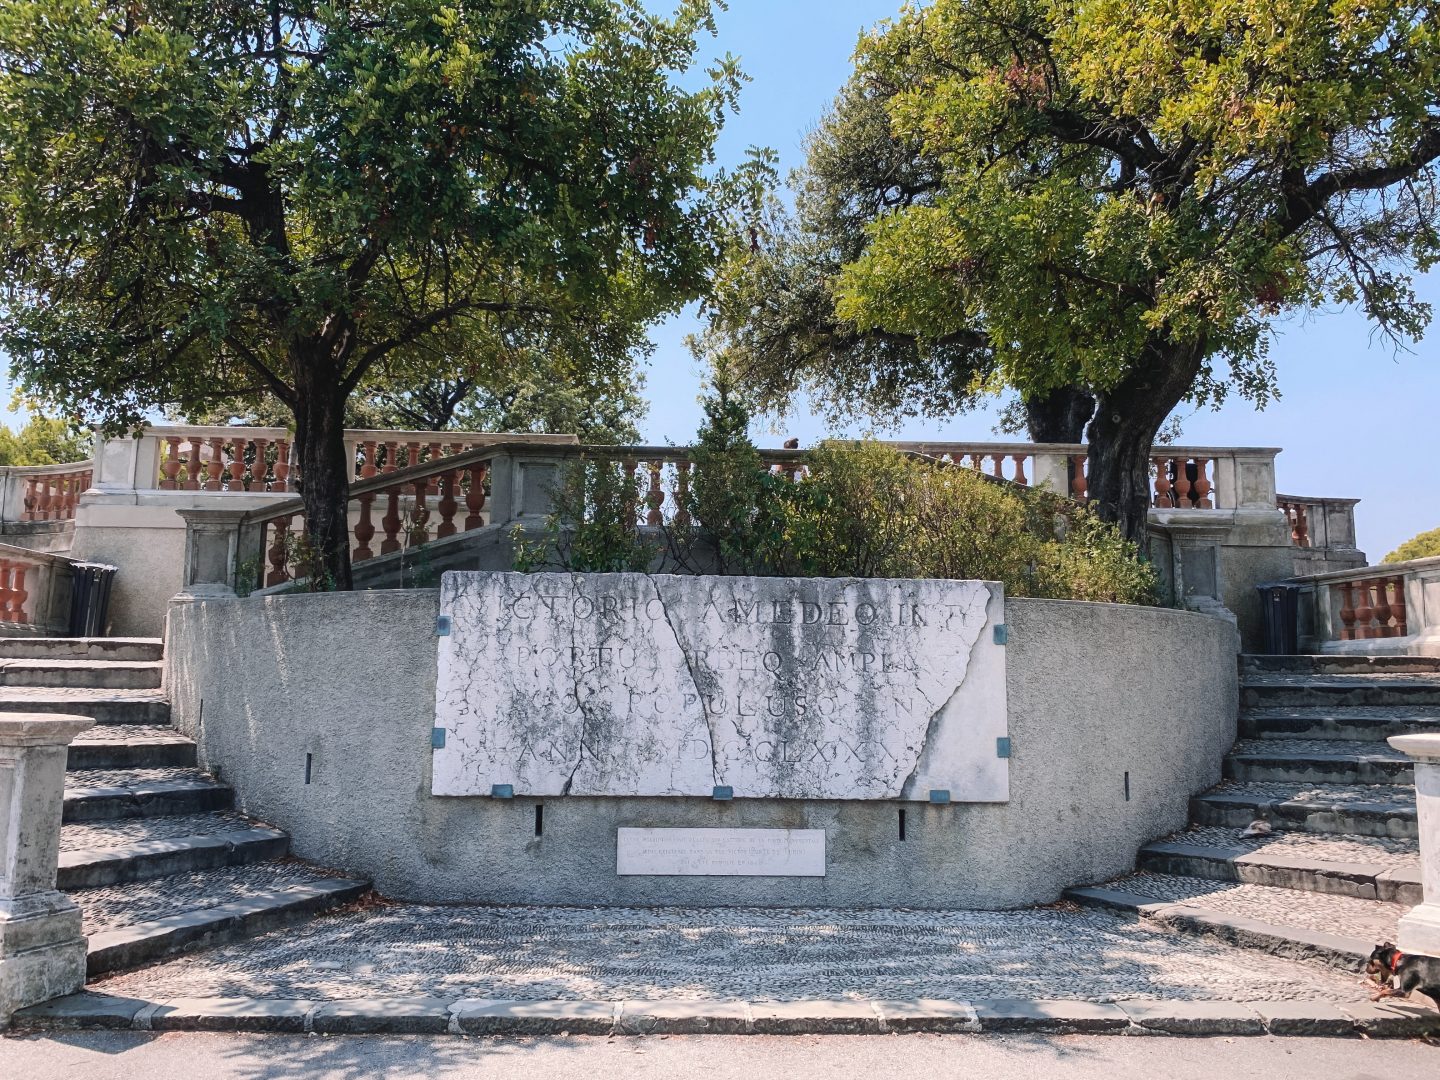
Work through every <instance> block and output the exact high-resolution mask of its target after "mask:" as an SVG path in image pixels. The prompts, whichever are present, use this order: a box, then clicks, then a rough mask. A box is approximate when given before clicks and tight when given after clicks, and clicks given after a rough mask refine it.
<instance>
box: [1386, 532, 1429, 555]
mask: <svg viewBox="0 0 1440 1080" xmlns="http://www.w3.org/2000/svg"><path fill="white" fill-rule="evenodd" d="M1437 555H1440V529H1431V530H1430V531H1429V532H1422V533H1421V534H1420V535H1419V536H1412V537H1411V538H1410V539H1409V540H1406V541H1405V543H1403V544H1401V545H1400V546H1399V547H1398V548H1396V549H1395V550H1394V551H1392V552H1390V554H1389V555H1386V556H1385V561H1386V562H1387V563H1391V562H1409V561H1410V560H1411V559H1433V558H1434V557H1435V556H1437Z"/></svg>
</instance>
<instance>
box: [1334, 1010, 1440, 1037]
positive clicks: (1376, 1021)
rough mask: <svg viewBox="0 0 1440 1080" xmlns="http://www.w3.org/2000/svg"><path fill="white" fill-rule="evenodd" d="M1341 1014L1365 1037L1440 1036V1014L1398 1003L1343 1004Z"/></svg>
mask: <svg viewBox="0 0 1440 1080" xmlns="http://www.w3.org/2000/svg"><path fill="white" fill-rule="evenodd" d="M1340 1010H1341V1012H1343V1013H1344V1014H1345V1015H1346V1016H1348V1017H1350V1018H1351V1019H1352V1020H1353V1021H1354V1022H1355V1030H1356V1031H1359V1032H1361V1033H1362V1034H1365V1035H1370V1036H1376V1037H1387V1038H1406V1039H1408V1038H1415V1037H1418V1036H1421V1035H1436V1034H1440V1013H1437V1012H1436V1011H1435V1010H1434V1009H1432V1008H1428V1007H1426V1006H1424V1005H1419V1004H1416V1005H1411V1004H1408V1003H1405V1002H1398V1001H1374V1002H1371V1001H1364V1002H1342V1003H1341V1005H1340Z"/></svg>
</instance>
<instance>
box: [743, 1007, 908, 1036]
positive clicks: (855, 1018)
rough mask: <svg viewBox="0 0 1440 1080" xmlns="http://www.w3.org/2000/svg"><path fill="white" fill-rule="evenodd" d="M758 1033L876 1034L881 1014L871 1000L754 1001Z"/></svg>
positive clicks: (753, 1015)
mask: <svg viewBox="0 0 1440 1080" xmlns="http://www.w3.org/2000/svg"><path fill="white" fill-rule="evenodd" d="M750 1015H751V1016H752V1017H753V1018H754V1025H755V1028H754V1030H755V1034H757V1035H875V1034H878V1033H879V1031H880V1017H879V1014H877V1013H876V1011H875V1006H874V1005H873V1004H871V1003H870V1002H868V1001H818V1000H816V1001H764V1002H760V1001H757V1002H752V1003H751V1005H750Z"/></svg>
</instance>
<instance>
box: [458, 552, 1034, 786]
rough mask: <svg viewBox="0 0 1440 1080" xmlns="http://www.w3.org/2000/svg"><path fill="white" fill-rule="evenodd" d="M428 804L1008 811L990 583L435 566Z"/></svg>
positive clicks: (1000, 672) (997, 609)
mask: <svg viewBox="0 0 1440 1080" xmlns="http://www.w3.org/2000/svg"><path fill="white" fill-rule="evenodd" d="M441 612H442V613H443V614H445V615H448V616H449V617H450V625H451V631H450V633H449V635H448V636H444V637H441V638H439V639H438V640H439V645H438V664H439V671H438V676H439V677H438V681H437V686H436V705H435V713H436V721H435V723H436V726H437V727H439V728H443V729H444V730H445V732H446V737H445V745H444V746H443V747H440V748H437V749H436V750H435V751H434V770H433V787H432V790H433V792H434V794H436V795H489V794H490V793H491V790H492V787H493V786H494V785H507V784H508V785H511V786H512V787H513V790H514V793H515V794H517V795H544V796H554V795H638V796H676V795H689V796H703V797H709V796H711V795H712V793H713V792H714V790H715V788H717V787H719V788H730V789H731V791H732V793H733V796H734V797H735V798H792V799H795V798H803V799H910V800H919V801H925V800H927V799H929V798H930V793H931V791H933V790H943V791H947V792H949V797H950V799H951V800H952V801H956V802H966V801H968V802H1003V801H1005V800H1006V799H1008V797H1009V771H1008V762H1007V761H1006V759H1004V758H1002V757H1000V756H999V754H998V750H997V746H998V744H997V740H998V739H1000V738H1003V737H1005V736H1006V734H1007V722H1006V711H1005V710H1006V701H1005V649H1004V646H1003V645H1000V644H997V643H996V641H995V634H994V627H995V626H996V625H997V624H999V623H1000V622H1003V619H1004V596H1003V592H1002V589H1001V586H1000V585H998V584H996V583H993V582H983V581H944V580H914V581H911V580H882V579H864V580H854V579H815V578H748V577H703V576H701V577H693V576H685V577H680V576H669V575H648V574H585V575H579V574H577V575H571V574H516V573H503V572H460V573H455V572H452V573H447V574H445V575H444V576H443V578H442V581H441Z"/></svg>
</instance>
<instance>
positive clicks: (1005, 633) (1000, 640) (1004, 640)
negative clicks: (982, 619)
mask: <svg viewBox="0 0 1440 1080" xmlns="http://www.w3.org/2000/svg"><path fill="white" fill-rule="evenodd" d="M1009 642H1010V627H1008V626H1006V625H1005V624H1004V623H1003V622H1002V623H996V624H995V644H996V645H1008V644H1009Z"/></svg>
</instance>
